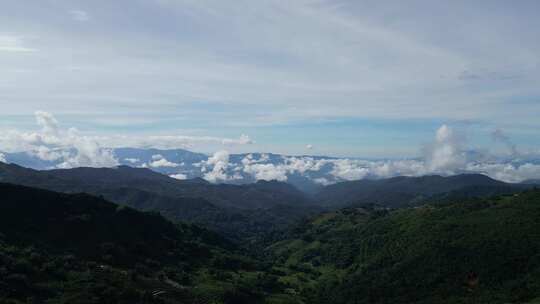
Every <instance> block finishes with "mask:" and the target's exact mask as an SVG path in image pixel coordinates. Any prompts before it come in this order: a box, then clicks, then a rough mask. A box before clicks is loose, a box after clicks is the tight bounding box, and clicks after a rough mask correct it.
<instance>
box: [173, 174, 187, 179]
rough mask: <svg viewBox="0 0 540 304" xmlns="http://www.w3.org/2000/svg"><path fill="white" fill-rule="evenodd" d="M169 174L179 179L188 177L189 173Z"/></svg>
mask: <svg viewBox="0 0 540 304" xmlns="http://www.w3.org/2000/svg"><path fill="white" fill-rule="evenodd" d="M169 176H170V177H172V178H174V179H179V180H184V179H187V175H185V174H182V173H177V174H173V175H169Z"/></svg>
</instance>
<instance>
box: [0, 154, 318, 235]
mask: <svg viewBox="0 0 540 304" xmlns="http://www.w3.org/2000/svg"><path fill="white" fill-rule="evenodd" d="M0 182H9V183H13V184H20V185H26V186H31V187H37V188H42V189H48V190H53V191H58V192H65V193H79V192H85V193H90V194H94V195H98V196H103V197H104V198H106V199H108V200H111V201H113V202H115V203H119V204H122V205H127V206H130V207H133V208H137V209H139V210H144V211H158V212H160V213H161V214H163V215H164V216H166V217H167V218H169V219H171V220H182V221H190V222H196V223H199V224H203V225H204V226H207V227H209V228H212V229H214V230H216V231H219V232H221V233H223V234H225V235H227V236H234V237H238V236H239V235H242V236H246V235H252V234H258V233H260V232H261V231H262V230H272V229H278V228H282V227H284V226H285V225H287V224H290V223H292V222H293V221H294V220H296V219H298V218H299V217H300V216H301V215H307V214H310V213H312V212H314V210H318V208H317V207H316V206H314V205H313V202H312V201H311V200H309V199H308V198H307V197H306V196H305V195H304V194H303V193H302V192H300V191H299V190H297V189H296V188H294V187H293V186H291V185H289V184H286V183H281V182H275V181H274V182H266V181H259V182H257V183H254V184H248V185H229V184H211V183H208V182H207V181H205V180H203V179H193V180H177V179H174V178H170V177H168V176H166V175H163V174H160V173H157V172H154V171H151V170H149V169H144V168H132V167H128V166H120V167H117V168H74V169H57V170H46V171H37V170H33V169H27V168H23V167H20V166H17V165H14V164H3V163H0ZM284 208H285V209H288V210H290V212H289V213H283V212H282V211H281V210H282V209H284Z"/></svg>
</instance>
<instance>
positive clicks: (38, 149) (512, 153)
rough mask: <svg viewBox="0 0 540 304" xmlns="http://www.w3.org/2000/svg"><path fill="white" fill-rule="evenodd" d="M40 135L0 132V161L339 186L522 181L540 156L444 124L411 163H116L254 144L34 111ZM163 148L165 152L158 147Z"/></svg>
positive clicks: (499, 134)
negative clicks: (474, 141)
mask: <svg viewBox="0 0 540 304" xmlns="http://www.w3.org/2000/svg"><path fill="white" fill-rule="evenodd" d="M35 118H36V123H37V125H38V126H39V128H40V129H39V130H37V131H34V132H21V131H17V130H11V131H7V132H2V133H1V134H0V151H2V152H3V153H1V154H0V161H2V162H7V161H9V159H10V158H11V155H12V154H10V153H13V152H23V153H25V154H27V155H28V156H30V157H34V158H36V159H38V160H41V161H43V162H46V163H47V164H49V167H48V168H73V167H113V166H117V165H120V164H124V165H130V166H138V167H144V168H149V169H152V170H156V171H159V172H162V173H165V174H168V175H169V176H171V177H173V178H176V179H187V178H193V177H202V178H204V179H206V180H208V181H210V182H227V183H243V182H251V181H255V180H277V181H290V180H291V179H295V178H296V179H297V178H303V179H306V180H309V181H311V182H314V183H317V184H320V185H328V184H332V183H336V182H340V181H347V180H358V179H365V178H371V179H377V178H387V177H393V176H398V175H405V176H421V175H426V174H440V175H453V174H459V173H482V174H486V175H488V176H490V177H492V178H495V179H499V180H503V181H507V182H520V181H523V180H527V179H535V178H540V157H539V156H538V155H529V154H523V153H520V151H519V150H518V148H517V146H516V145H515V144H513V142H512V140H511V138H510V137H509V136H508V135H506V134H505V133H504V131H503V130H501V129H496V130H495V131H493V133H492V137H493V139H494V140H497V141H500V142H502V143H504V144H505V146H506V147H507V148H508V150H509V154H508V155H509V156H508V157H501V156H496V155H492V154H490V153H488V152H485V151H474V150H471V149H470V148H469V145H468V142H467V137H466V136H465V135H464V134H461V133H460V132H458V131H456V130H455V129H453V128H452V127H451V126H449V125H446V124H445V125H442V126H440V127H439V128H438V129H437V130H436V132H435V134H434V137H433V140H432V141H431V142H430V143H428V144H426V145H425V146H423V147H422V148H421V149H419V151H420V156H419V157H417V158H410V159H381V160H367V159H353V158H331V157H316V156H287V155H276V154H269V153H262V154H261V153H250V154H230V153H229V152H228V151H227V150H226V149H221V150H219V151H217V152H215V153H214V154H212V155H210V156H204V154H200V155H198V157H199V159H200V157H202V160H197V161H193V160H192V161H191V162H188V161H187V160H185V159H182V158H181V157H179V156H175V154H174V153H173V154H168V155H172V156H174V157H175V158H174V159H171V158H170V157H171V156H167V157H165V156H164V155H162V154H152V155H150V156H149V157H148V159H142V157H127V158H122V159H118V158H117V157H116V156H115V148H118V147H138V148H163V147H165V149H170V148H173V149H177V148H184V147H185V146H193V145H197V144H201V143H208V142H211V143H218V144H219V145H221V146H222V147H223V148H226V147H228V146H230V145H249V144H251V143H253V140H252V139H250V138H249V137H248V136H247V135H241V136H240V137H239V138H238V139H230V138H217V137H191V136H181V135H178V136H176V135H171V136H164V135H160V136H146V137H145V136H139V137H134V136H129V137H128V136H116V137H114V138H113V137H110V136H89V135H83V134H81V132H80V131H78V130H76V129H74V128H69V129H67V130H66V129H62V128H61V127H60V124H59V122H58V121H57V120H56V118H55V117H54V116H53V115H52V114H50V113H48V112H43V111H37V112H36V113H35ZM161 151H167V150H161Z"/></svg>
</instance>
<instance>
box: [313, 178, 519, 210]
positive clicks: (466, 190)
mask: <svg viewBox="0 0 540 304" xmlns="http://www.w3.org/2000/svg"><path fill="white" fill-rule="evenodd" d="M525 188H527V186H526V185H522V184H509V183H505V182H501V181H498V180H494V179H492V178H490V177H488V176H485V175H482V174H459V175H453V176H446V177H444V176H440V175H427V176H421V177H408V176H398V177H392V178H388V179H379V180H368V179H365V180H358V181H350V182H342V183H337V184H334V185H329V186H326V187H324V188H323V189H322V190H321V191H320V192H318V193H317V194H316V195H315V198H316V199H317V201H319V202H321V203H322V204H323V205H326V206H334V207H338V206H350V205H362V204H379V205H382V206H387V207H393V208H397V207H406V206H414V205H419V204H421V203H422V202H426V201H429V200H440V199H442V198H443V197H444V196H452V197H459V196H461V197H473V196H479V197H486V196H491V195H494V194H503V193H512V192H515V191H520V190H522V189H525Z"/></svg>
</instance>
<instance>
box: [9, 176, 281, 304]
mask: <svg viewBox="0 0 540 304" xmlns="http://www.w3.org/2000/svg"><path fill="white" fill-rule="evenodd" d="M0 196H1V197H2V200H1V202H0V302H1V303H45V302H46V303H126V304H127V303H260V302H261V299H262V298H263V293H264V292H266V293H267V292H268V291H265V289H266V288H268V287H267V286H266V285H264V284H271V283H272V282H273V281H272V280H271V279H270V278H268V277H267V276H264V275H262V274H260V273H261V268H260V266H259V264H258V263H257V262H256V261H254V260H252V259H250V258H247V257H245V256H243V255H242V254H241V252H240V251H238V249H236V248H235V247H234V246H233V245H232V244H230V243H229V242H227V241H226V240H224V239H222V238H221V237H219V236H218V235H216V234H215V233H212V232H209V231H207V230H205V229H201V228H198V227H196V226H193V225H186V224H181V225H180V224H179V225H174V224H172V223H171V222H169V221H167V220H165V219H164V218H162V217H161V216H159V215H157V214H156V213H143V212H139V211H136V210H134V209H131V208H127V207H121V206H118V205H115V204H112V203H110V202H107V201H105V200H103V199H101V198H97V197H93V196H90V195H87V194H62V193H55V192H50V191H46V190H41V189H34V188H28V187H23V186H15V185H10V184H0Z"/></svg>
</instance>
